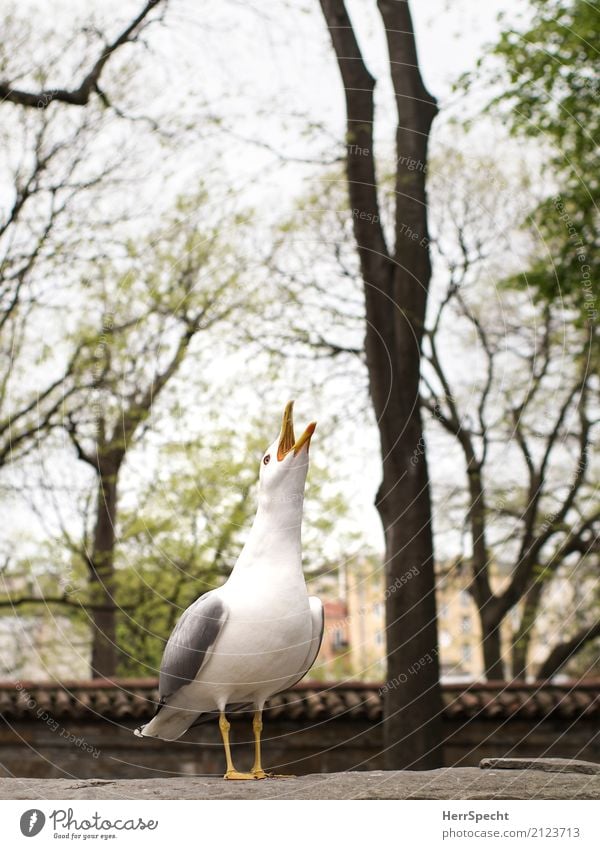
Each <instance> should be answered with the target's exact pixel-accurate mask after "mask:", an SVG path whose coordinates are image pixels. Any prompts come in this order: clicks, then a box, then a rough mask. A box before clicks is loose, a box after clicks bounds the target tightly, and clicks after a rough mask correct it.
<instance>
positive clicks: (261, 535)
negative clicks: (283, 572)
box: [234, 492, 304, 571]
mask: <svg viewBox="0 0 600 849" xmlns="http://www.w3.org/2000/svg"><path fill="white" fill-rule="evenodd" d="M303 503H304V495H303V493H294V494H293V496H290V497H285V496H284V497H282V498H277V497H275V498H269V497H268V496H267V495H266V493H264V492H263V493H259V497H258V510H257V511H256V516H255V517H254V522H253V524H252V528H251V529H250V534H249V536H248V540H247V541H246V545H245V546H244V548H243V550H242V553H241V554H240V556H239V558H238V561H237V563H236V565H235V569H238V568H240V569H243V568H246V567H249V568H252V567H253V566H255V565H256V566H263V565H264V566H270V565H273V566H277V567H283V566H285V567H287V568H288V569H300V570H302V540H301V527H302V506H303ZM234 571H235V570H234Z"/></svg>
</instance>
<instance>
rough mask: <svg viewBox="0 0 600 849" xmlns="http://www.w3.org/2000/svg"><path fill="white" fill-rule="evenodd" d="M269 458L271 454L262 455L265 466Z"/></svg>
mask: <svg viewBox="0 0 600 849" xmlns="http://www.w3.org/2000/svg"><path fill="white" fill-rule="evenodd" d="M270 459H271V455H270V454H265V456H264V457H263V463H264V464H265V466H266V465H267V464H268V462H269V460H270Z"/></svg>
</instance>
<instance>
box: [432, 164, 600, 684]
mask: <svg viewBox="0 0 600 849" xmlns="http://www.w3.org/2000/svg"><path fill="white" fill-rule="evenodd" d="M455 158H456V154H455ZM451 162H452V157H451V156H449V155H446V157H445V167H444V171H443V172H441V173H440V172H437V173H436V172H435V171H434V173H433V177H434V179H433V189H434V207H435V210H436V215H435V222H434V230H435V238H434V243H435V252H436V261H437V267H438V272H439V277H440V278H441V279H443V280H444V286H443V289H442V290H441V292H439V293H436V302H437V308H436V309H435V311H434V312H433V314H432V316H431V318H430V319H429V322H428V326H427V329H426V332H425V346H424V352H425V359H426V363H427V365H426V368H425V370H424V381H423V389H422V393H423V405H424V407H425V408H426V409H427V410H428V411H429V413H430V414H431V422H432V425H431V427H432V429H433V428H435V427H441V428H442V429H443V431H444V432H445V433H446V434H448V435H449V436H450V437H451V441H450V443H447V442H444V444H443V446H440V447H438V450H437V453H441V452H442V451H443V452H444V454H448V453H450V454H451V455H452V456H453V457H456V458H457V459H458V458H460V463H461V465H462V468H463V470H464V483H463V484H457V481H456V479H455V477H453V479H452V481H451V482H449V483H448V486H447V488H446V491H445V492H444V491H443V490H442V482H441V481H439V480H438V481H437V482H436V489H437V491H438V498H437V501H438V504H439V505H440V506H438V513H442V512H443V513H444V514H449V520H450V523H451V524H452V525H453V526H454V527H460V528H463V541H464V542H465V544H464V548H463V550H462V552H461V553H460V554H459V556H458V557H457V559H456V565H457V566H459V567H462V568H464V569H465V570H466V572H467V574H468V581H467V586H468V589H469V592H470V593H471V596H472V598H473V600H474V602H475V605H476V607H477V610H478V613H479V617H480V622H481V631H482V636H483V644H482V650H483V661H484V663H483V666H484V670H485V674H486V676H487V677H488V678H491V679H500V680H501V679H504V678H506V677H507V675H508V671H509V668H510V667H512V675H513V676H514V677H517V678H522V677H525V675H526V674H529V675H530V674H531V670H532V666H531V663H530V661H529V650H530V646H531V637H532V631H533V628H534V626H535V624H536V622H537V620H538V616H539V614H540V611H541V609H542V602H543V599H544V597H545V596H546V597H547V593H548V589H549V588H551V587H552V586H554V585H556V583H557V582H559V581H562V583H563V585H565V584H566V585H568V584H569V582H572V581H574V580H581V576H582V574H583V573H584V571H585V570H586V569H589V568H591V567H592V564H594V563H595V562H596V561H597V555H598V550H599V549H598V532H599V531H600V510H599V509H598V504H597V498H596V497H595V492H594V480H595V475H596V471H597V470H596V469H595V467H594V463H593V459H592V458H593V448H594V446H595V445H596V444H597V442H598V438H599V436H600V434H599V431H598V424H599V422H598V417H597V402H596V398H597V391H598V379H597V368H596V358H595V357H594V353H593V349H592V347H591V336H592V329H591V327H589V326H585V327H582V326H581V324H580V323H578V322H577V321H576V315H577V313H576V312H575V310H571V311H570V312H566V311H565V310H564V308H562V307H561V306H560V304H558V303H556V302H554V301H549V302H547V303H546V304H545V305H543V306H541V307H538V308H536V309H532V308H531V303H530V297H529V294H528V293H526V292H523V291H522V289H521V288H520V287H518V288H514V287H512V286H508V285H507V284H506V282H504V283H503V284H502V283H499V284H497V286H496V295H495V298H493V299H492V298H490V297H489V296H488V295H487V294H486V290H487V289H489V281H490V278H491V279H494V278H495V276H497V275H502V274H505V273H506V271H507V269H509V270H510V267H511V262H512V263H513V264H514V262H515V259H514V254H515V245H516V244H517V243H518V233H515V232H514V220H518V219H516V218H515V216H514V214H513V212H512V205H513V204H514V198H515V197H516V196H518V195H519V194H520V195H522V194H523V193H524V192H525V191H526V187H524V186H521V188H520V189H519V184H518V182H517V183H515V182H514V178H513V185H511V181H510V180H507V179H506V177H505V176H503V174H502V171H501V170H499V168H498V166H497V165H495V164H494V162H493V160H489V161H488V162H487V163H486V162H484V161H481V162H479V163H478V166H477V167H476V168H472V167H471V168H466V167H465V163H464V157H461V156H460V155H459V156H458V160H457V161H456V162H455V164H454V169H453V168H452V166H451V165H449V163H451ZM452 174H454V175H455V179H452ZM461 175H462V176H461ZM465 175H470V176H468V177H467V176H465ZM449 179H450V180H451V181H452V185H453V192H452V194H451V195H450V196H449V195H448V192H447V185H448V180H449ZM490 186H491V187H493V191H492V193H491V197H490V192H489V187H490ZM534 205H535V202H534V200H533V199H532V206H534ZM511 217H512V218H513V225H512V229H511ZM500 234H501V235H500ZM529 244H530V243H527V242H526V243H525V253H524V261H525V262H527V250H528V249H529ZM511 254H512V257H511ZM501 279H502V278H501ZM512 279H515V278H514V277H513V278H511V280H512ZM461 337H462V342H461V348H460V354H459V356H458V357H457V356H453V355H452V349H453V348H454V346H455V345H456V341H457V338H461ZM465 360H466V361H468V362H469V363H470V364H471V365H470V367H469V369H467V370H466V371H465V369H464V362H465ZM448 445H449V448H448V447H447V446H448ZM454 448H456V449H458V453H457V454H454V453H453V449H454ZM569 572H570V573H571V577H570V578H569V577H568V574H567V573H569ZM573 575H574V576H575V577H573ZM575 608H576V605H575ZM575 608H574V612H573V614H572V615H571V618H575V619H576V614H575ZM511 611H516V612H518V614H519V617H520V620H519V622H518V624H517V625H516V627H515V631H514V634H513V637H512V658H511V663H510V664H509V663H507V659H506V658H505V657H504V656H503V652H502V646H501V630H502V628H503V627H504V626H505V622H506V618H507V616H508V614H509V613H510V612H511ZM590 615H591V614H590V611H588V612H587V616H590ZM560 630H561V632H560V633H559V634H557V644H556V645H555V646H553V647H551V650H550V653H549V656H548V660H547V662H546V663H544V664H542V666H541V669H540V670H536V672H538V674H539V675H540V676H541V677H548V675H549V674H550V673H552V674H554V672H556V671H557V670H558V669H559V668H560V666H561V665H562V664H563V663H564V662H566V660H568V659H569V658H570V657H572V656H573V655H574V654H575V653H576V652H577V651H579V650H581V649H582V648H583V647H584V646H585V645H586V643H587V642H588V641H589V640H591V639H594V638H595V636H596V635H597V622H596V621H595V619H594V618H593V615H592V618H590V619H588V621H587V622H584V623H579V628H576V627H574V625H573V624H572V623H570V622H569V621H568V619H567V618H564V619H563V623H562V627H561V629H560ZM545 638H546V639H548V635H546V636H545Z"/></svg>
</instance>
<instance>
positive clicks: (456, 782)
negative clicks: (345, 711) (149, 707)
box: [0, 767, 600, 799]
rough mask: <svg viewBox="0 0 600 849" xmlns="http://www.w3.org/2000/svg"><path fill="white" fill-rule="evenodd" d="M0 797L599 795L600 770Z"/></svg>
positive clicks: (49, 783)
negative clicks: (597, 771) (592, 773)
mask: <svg viewBox="0 0 600 849" xmlns="http://www.w3.org/2000/svg"><path fill="white" fill-rule="evenodd" d="M0 798H1V799H600V776H599V775H584V774H582V773H572V772H560V773H557V772H543V771H540V770H528V769H516V770H505V769H500V770H495V769H485V770H480V769H477V768H474V767H465V768H461V767H458V768H454V769H436V770H432V771H430V772H338V773H330V774H323V775H305V776H302V777H300V778H287V779H267V780H264V781H224V780H223V779H221V778H213V777H210V778H198V777H190V778H173V779H168V778H165V779H161V778H155V779H148V780H139V779H130V780H115V781H107V780H102V779H90V780H87V781H77V780H69V779H45V778H41V779H35V778H2V779H0Z"/></svg>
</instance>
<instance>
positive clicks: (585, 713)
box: [0, 678, 600, 722]
mask: <svg viewBox="0 0 600 849" xmlns="http://www.w3.org/2000/svg"><path fill="white" fill-rule="evenodd" d="M442 697H443V702H444V714H445V716H446V717H447V718H449V719H456V720H461V719H462V720H468V719H472V718H479V719H490V720H492V719H495V720H502V719H508V718H511V717H515V718H522V719H543V718H548V717H553V718H554V717H557V718H564V719H575V718H577V717H585V718H588V719H589V718H599V719H600V680H590V681H580V682H571V683H563V684H548V683H532V684H522V683H519V682H511V683H508V684H506V683H502V682H498V681H492V682H477V683H472V684H468V685H459V684H444V685H442ZM157 699H158V689H157V681H156V679H154V678H148V679H119V680H115V681H114V682H111V681H74V682H61V683H54V682H16V681H4V682H0V714H1V715H2V716H3V717H4V718H5V719H7V720H26V719H36V717H37V715H38V714H39V712H41V711H46V712H47V713H48V714H50V715H51V716H53V717H55V718H57V719H65V718H69V717H71V718H74V719H85V720H93V719H98V718H113V719H119V720H123V721H126V720H140V721H143V720H145V719H149V718H150V716H152V714H153V713H154V709H155V702H156V700H157ZM382 708H383V697H382V694H381V685H379V684H377V683H373V684H369V683H362V682H349V683H341V684H340V683H320V682H312V681H307V682H302V683H301V684H298V685H296V687H294V688H293V689H292V690H288V691H287V692H285V693H280V694H279V695H276V696H273V698H271V699H270V701H269V702H268V704H267V710H268V716H269V719H272V720H275V719H279V720H291V721H299V720H303V719H306V720H311V721H314V720H320V719H328V718H333V717H336V718H338V719H339V720H340V721H343V720H355V719H363V720H365V719H366V720H369V721H372V722H377V721H379V720H380V719H381V717H382Z"/></svg>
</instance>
